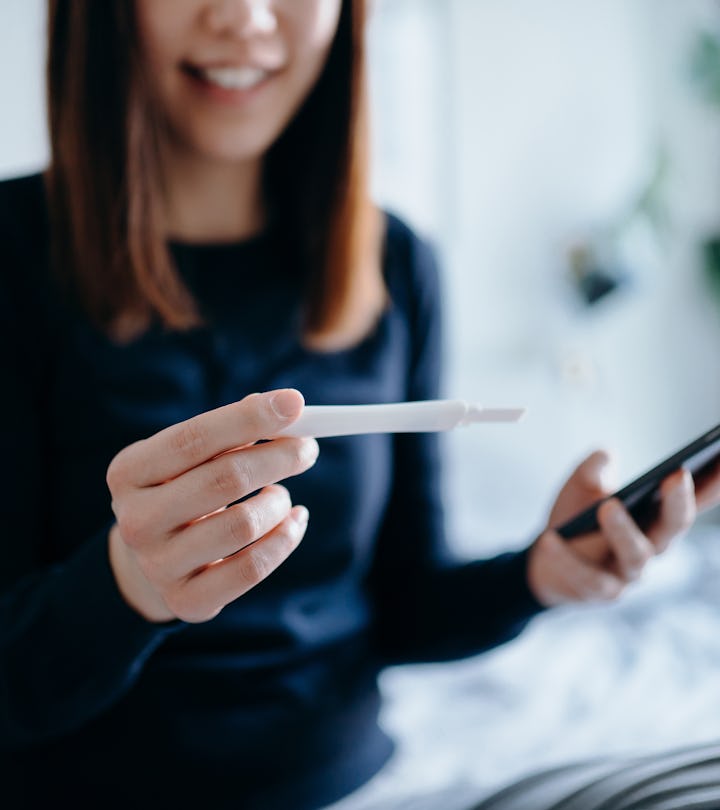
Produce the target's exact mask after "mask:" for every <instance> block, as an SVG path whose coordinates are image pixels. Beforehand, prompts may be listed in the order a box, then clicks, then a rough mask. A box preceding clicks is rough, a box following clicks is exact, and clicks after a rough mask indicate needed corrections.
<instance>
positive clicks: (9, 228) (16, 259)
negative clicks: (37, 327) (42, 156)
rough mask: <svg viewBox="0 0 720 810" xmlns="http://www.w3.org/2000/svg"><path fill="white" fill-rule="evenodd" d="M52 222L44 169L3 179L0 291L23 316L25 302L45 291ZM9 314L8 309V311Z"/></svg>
mask: <svg viewBox="0 0 720 810" xmlns="http://www.w3.org/2000/svg"><path fill="white" fill-rule="evenodd" d="M49 243H50V237H49V226H48V210H47V200H46V194H45V182H44V178H43V175H42V174H41V173H35V174H25V175H19V176H15V177H10V178H5V179H2V180H0V295H1V296H2V299H3V301H2V304H3V310H5V309H6V308H8V309H9V311H10V312H13V313H15V316H16V317H20V311H21V310H22V309H23V304H24V303H25V302H26V301H27V300H29V299H30V298H32V299H34V300H36V299H37V298H38V296H39V295H43V291H44V288H45V286H46V285H45V281H47V279H48V266H49V258H48V257H49V247H50V244H49ZM6 314H7V313H6Z"/></svg>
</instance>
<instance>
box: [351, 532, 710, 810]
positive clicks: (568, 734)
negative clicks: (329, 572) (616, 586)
mask: <svg viewBox="0 0 720 810" xmlns="http://www.w3.org/2000/svg"><path fill="white" fill-rule="evenodd" d="M719 582H720V526H717V525H714V526H713V525H712V524H706V525H696V527H695V528H694V529H693V530H692V532H691V534H690V535H689V536H687V537H686V538H684V539H683V540H682V541H680V542H678V543H676V545H675V546H673V547H672V548H671V549H670V550H669V551H668V552H666V554H665V555H663V556H661V557H659V558H657V559H655V560H653V561H652V563H651V565H650V567H649V569H648V570H647V571H646V573H645V576H644V578H643V579H642V580H641V581H640V582H639V583H637V584H636V585H634V586H633V587H632V588H631V589H630V590H628V591H627V592H626V593H625V594H624V596H623V597H622V598H621V600H620V601H618V602H617V603H614V604H611V605H594V606H582V607H577V606H574V607H570V608H563V609H559V610H558V609H556V610H555V611H551V612H549V613H547V614H543V615H541V616H539V617H538V618H536V619H535V620H534V621H533V622H532V623H531V624H530V626H529V627H528V628H527V629H526V630H525V632H524V633H523V634H522V635H521V636H520V637H519V638H518V639H516V640H515V641H513V642H510V643H509V644H506V645H505V646H503V647H501V648H499V649H497V650H494V651H491V652H489V653H486V654H485V655H482V656H478V657H476V658H471V659H467V660H464V661H460V662H456V663H451V664H442V665H424V666H414V667H402V668H400V667H398V668H394V669H391V670H388V671H387V672H386V673H384V675H383V677H382V681H381V685H382V688H383V691H384V693H385V695H386V699H387V704H386V709H385V712H384V715H383V717H382V720H383V724H384V726H385V727H386V729H387V730H388V731H389V732H390V733H391V734H392V735H393V736H394V737H395V738H396V739H397V741H398V743H399V748H398V754H397V756H396V758H395V760H394V762H392V763H391V765H390V767H389V768H388V769H387V772H386V773H385V774H383V775H381V776H380V777H379V778H376V780H375V782H374V784H373V783H371V785H370V786H368V787H367V788H366V789H365V790H364V791H361V792H360V794H358V796H356V797H355V798H354V799H353V800H351V801H348V802H345V803H341V804H340V805H338V806H337V810H341V808H342V810H356V809H357V810H361V808H362V810H366V808H367V810H370V808H372V810H391V809H393V808H395V807H398V808H399V807H402V808H403V810H404V808H408V810H409V809H410V808H412V809H413V810H415V808H417V810H421V809H422V810H425V809H426V808H427V810H455V807H458V808H459V807H462V806H463V803H464V802H465V801H466V800H467V799H468V798H469V797H470V796H473V797H477V798H478V799H479V798H481V797H482V796H484V795H487V794H488V793H490V792H491V791H493V790H496V789H498V788H500V787H502V786H503V785H504V784H506V783H507V782H509V781H512V780H514V779H517V778H520V777H522V776H524V775H526V774H527V773H529V772H531V771H533V770H536V769H539V768H542V767H545V766H552V765H555V764H559V763H564V762H571V761H576V760H578V759H583V758H586V757H587V758H592V757H596V756H602V755H604V754H618V753H619V754H626V753H627V754H633V753H648V752H652V751H662V750H667V749H671V748H674V747H677V746H680V745H685V744H691V743H697V742H709V741H712V740H720V688H718V686H719V682H720V588H719V587H718V583H719ZM443 791H449V792H445V793H443ZM410 796H414V797H415V798H414V799H410V798H409V797H410ZM441 796H442V798H441ZM433 797H434V798H433ZM454 801H456V803H454Z"/></svg>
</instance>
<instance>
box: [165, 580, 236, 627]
mask: <svg viewBox="0 0 720 810" xmlns="http://www.w3.org/2000/svg"><path fill="white" fill-rule="evenodd" d="M163 600H164V602H165V605H166V606H167V608H168V610H169V611H170V612H171V613H172V614H173V615H175V616H176V617H177V618H178V619H180V620H181V621H183V622H187V623H188V624H201V623H202V622H207V621H210V619H214V618H215V616H217V615H218V613H220V611H221V610H222V605H221V606H213V607H208V606H204V605H202V604H200V603H199V602H198V601H197V600H196V599H193V598H192V596H191V595H190V594H189V593H188V591H187V588H175V589H172V590H170V591H168V593H167V594H166V595H165V596H164V597H163Z"/></svg>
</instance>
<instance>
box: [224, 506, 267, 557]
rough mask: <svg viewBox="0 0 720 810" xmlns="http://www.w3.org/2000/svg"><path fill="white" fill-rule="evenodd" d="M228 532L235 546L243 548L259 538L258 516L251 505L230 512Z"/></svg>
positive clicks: (255, 509)
mask: <svg viewBox="0 0 720 810" xmlns="http://www.w3.org/2000/svg"><path fill="white" fill-rule="evenodd" d="M228 532H229V534H230V537H231V538H232V540H233V542H234V543H235V545H237V546H239V547H241V548H242V547H243V546H245V545H247V544H248V543H251V542H252V541H253V540H255V539H257V538H258V537H259V536H260V515H259V513H258V510H257V508H255V507H254V506H252V505H251V504H241V505H240V506H238V507H236V508H235V509H233V510H231V513H230V516H229V525H228Z"/></svg>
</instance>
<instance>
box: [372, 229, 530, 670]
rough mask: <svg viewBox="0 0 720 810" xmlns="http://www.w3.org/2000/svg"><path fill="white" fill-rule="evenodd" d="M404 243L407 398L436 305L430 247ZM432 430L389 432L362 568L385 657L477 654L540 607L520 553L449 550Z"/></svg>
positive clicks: (438, 329) (421, 395)
mask: <svg viewBox="0 0 720 810" xmlns="http://www.w3.org/2000/svg"><path fill="white" fill-rule="evenodd" d="M405 243H406V244H405V247H404V250H403V251H402V252H401V255H400V256H396V257H395V258H396V261H399V262H400V263H401V264H402V265H404V266H405V267H406V268H407V269H408V270H409V273H410V281H409V288H410V293H409V294H408V295H407V301H408V318H409V321H410V327H411V334H412V342H413V352H412V362H411V368H410V369H409V375H408V390H407V399H408V400H424V399H437V398H439V397H440V395H441V383H442V380H441V377H442V372H441V368H442V360H443V335H442V328H443V327H442V314H443V302H442V296H441V285H440V279H439V274H438V267H437V261H436V256H435V251H434V249H433V248H432V246H431V245H430V244H429V243H428V242H426V241H424V240H422V239H420V238H419V237H417V236H416V235H413V234H412V233H411V232H410V233H408V234H407V235H406V239H405ZM405 276H406V278H407V273H406V274H405ZM406 283H407V282H406ZM442 437H443V434H436V433H421V434H398V435H396V437H395V439H394V442H395V467H394V476H393V490H392V494H391V498H390V505H389V507H388V511H387V513H386V517H385V520H384V524H383V527H382V531H381V534H380V537H379V541H378V546H377V551H376V556H375V560H374V564H373V568H372V571H371V575H370V588H371V593H372V596H373V599H374V607H375V616H376V622H375V639H376V644H377V648H378V652H379V654H380V656H381V659H382V660H383V662H384V663H386V664H399V663H411V662H415V663H419V662H429V661H441V660H450V659H458V658H464V657H468V656H471V655H475V654H478V653H480V652H482V651H484V650H487V649H489V648H492V647H494V646H497V645H499V644H502V643H504V642H506V641H508V640H510V639H512V638H514V637H516V636H517V635H518V634H519V633H520V632H521V631H522V630H523V629H524V627H525V626H526V625H527V623H528V622H529V621H530V620H531V618H532V617H533V616H535V615H536V614H537V613H539V612H540V611H541V610H542V606H541V605H540V604H539V603H538V602H537V600H536V599H535V598H534V596H533V595H532V593H531V591H530V589H529V587H528V585H527V579H526V567H527V559H526V558H527V550H522V551H513V552H509V553H504V554H500V555H498V556H495V557H493V558H490V559H479V560H475V561H469V562H468V561H461V560H459V559H458V558H457V556H456V555H454V554H453V552H452V550H451V547H450V545H449V543H448V540H447V537H446V534H445V514H444V507H443V502H442V496H443V490H442V469H441V468H442V462H443V453H444V450H443V445H442V441H443V439H442Z"/></svg>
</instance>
